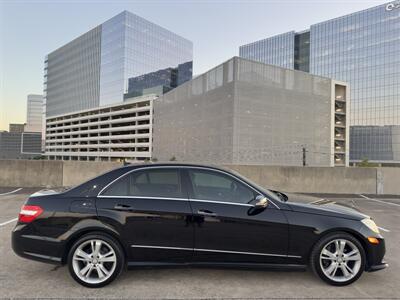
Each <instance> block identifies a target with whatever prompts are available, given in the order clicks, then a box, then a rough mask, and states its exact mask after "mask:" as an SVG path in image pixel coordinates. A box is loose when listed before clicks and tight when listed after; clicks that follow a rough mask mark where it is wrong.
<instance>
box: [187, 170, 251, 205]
mask: <svg viewBox="0 0 400 300" xmlns="http://www.w3.org/2000/svg"><path fill="white" fill-rule="evenodd" d="M189 174H190V178H191V181H192V185H193V193H194V198H195V199H201V200H213V201H221V202H235V203H249V202H250V201H251V200H253V199H254V198H255V196H256V194H255V192H254V191H253V190H252V189H250V188H249V187H247V186H246V185H244V184H242V183H241V182H239V181H237V180H235V179H234V178H232V177H231V176H228V175H224V174H222V173H218V172H213V171H203V170H191V171H189Z"/></svg>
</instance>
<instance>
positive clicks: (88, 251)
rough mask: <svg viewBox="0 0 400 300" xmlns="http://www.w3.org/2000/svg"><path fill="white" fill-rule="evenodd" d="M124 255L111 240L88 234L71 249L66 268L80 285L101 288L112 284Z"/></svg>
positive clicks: (101, 235) (115, 242) (103, 236)
mask: <svg viewBox="0 0 400 300" xmlns="http://www.w3.org/2000/svg"><path fill="white" fill-rule="evenodd" d="M123 266H124V255H123V251H122V249H121V246H120V245H119V243H118V242H117V241H115V240H114V239H113V238H111V237H109V236H107V235H103V234H88V235H85V236H83V237H82V238H80V239H79V240H78V241H76V242H75V243H74V245H73V246H72V247H71V249H70V251H69V255H68V268H69V272H70V274H71V276H72V277H73V278H74V279H75V280H76V281H77V282H78V283H80V284H81V285H83V286H86V287H91V288H96V287H102V286H105V285H107V284H109V283H110V282H112V281H113V280H114V279H115V278H116V277H117V276H118V275H119V274H120V273H121V271H122V269H123Z"/></svg>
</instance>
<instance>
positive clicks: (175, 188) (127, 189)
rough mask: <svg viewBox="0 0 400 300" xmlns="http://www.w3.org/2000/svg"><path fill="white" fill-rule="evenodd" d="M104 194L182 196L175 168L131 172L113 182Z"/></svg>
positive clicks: (177, 172)
mask: <svg viewBox="0 0 400 300" xmlns="http://www.w3.org/2000/svg"><path fill="white" fill-rule="evenodd" d="M103 195H106V196H143V197H167V198H168V197H173V198H175V197H183V195H182V187H181V181H180V176H179V171H178V170H177V169H167V168H166V169H151V170H141V171H137V172H132V173H131V174H129V175H127V176H125V177H123V178H121V179H120V180H118V181H117V182H115V183H113V184H112V185H111V186H110V187H109V188H107V190H106V191H105V192H104V193H103Z"/></svg>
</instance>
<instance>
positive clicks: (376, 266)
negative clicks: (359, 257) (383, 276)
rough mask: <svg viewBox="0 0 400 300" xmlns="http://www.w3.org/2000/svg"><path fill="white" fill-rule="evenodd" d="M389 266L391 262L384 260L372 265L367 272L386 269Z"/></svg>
mask: <svg viewBox="0 0 400 300" xmlns="http://www.w3.org/2000/svg"><path fill="white" fill-rule="evenodd" d="M387 267H389V264H387V263H386V262H382V263H380V264H378V265H373V266H370V267H369V268H368V269H367V270H366V271H367V272H376V271H380V270H383V269H386V268H387Z"/></svg>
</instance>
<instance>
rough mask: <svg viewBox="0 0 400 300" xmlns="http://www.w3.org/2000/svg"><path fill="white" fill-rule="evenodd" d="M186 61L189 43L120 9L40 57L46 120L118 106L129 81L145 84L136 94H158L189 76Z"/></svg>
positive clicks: (189, 66) (189, 59)
mask: <svg viewBox="0 0 400 300" xmlns="http://www.w3.org/2000/svg"><path fill="white" fill-rule="evenodd" d="M192 60H193V44H192V42H191V41H189V40H187V39H185V38H183V37H180V36H178V35H176V34H175V33H173V32H171V31H169V30H167V29H164V28H162V27H160V26H158V25H156V24H154V23H151V22H149V21H147V20H145V19H143V18H141V17H139V16H136V15H134V14H132V13H130V12H128V11H124V12H122V13H120V14H118V15H117V16H115V17H113V18H111V19H110V20H108V21H106V22H104V23H103V24H101V25H99V26H97V27H96V28H95V29H93V30H91V31H89V32H88V33H85V34H83V35H82V36H80V37H78V38H77V39H75V40H73V41H71V42H70V43H68V44H66V45H65V46H63V47H61V48H59V49H57V50H56V51H54V52H52V53H50V54H49V55H48V56H47V57H46V60H45V86H44V92H45V97H46V98H45V100H46V106H47V108H46V116H47V117H51V116H56V115H60V114H65V113H69V112H75V111H80V110H84V109H89V108H95V107H99V106H104V105H110V104H116V103H121V102H123V101H124V99H126V98H128V97H127V94H129V92H132V88H131V90H130V87H129V84H130V82H131V85H132V78H139V77H142V81H143V80H149V82H144V83H143V82H142V85H143V90H135V92H136V93H137V94H138V95H143V94H147V93H163V92H164V91H168V90H170V89H171V88H174V87H176V86H178V85H179V84H182V83H184V82H186V81H188V80H190V79H191V78H192ZM169 69H172V70H174V72H173V73H174V80H173V82H172V81H171V84H168V83H166V82H165V74H164V73H162V72H160V70H169ZM157 76H159V77H160V78H156V77H157ZM164 86H167V88H164Z"/></svg>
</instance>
